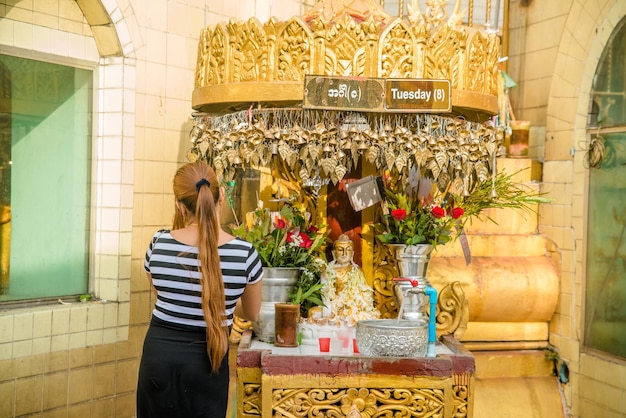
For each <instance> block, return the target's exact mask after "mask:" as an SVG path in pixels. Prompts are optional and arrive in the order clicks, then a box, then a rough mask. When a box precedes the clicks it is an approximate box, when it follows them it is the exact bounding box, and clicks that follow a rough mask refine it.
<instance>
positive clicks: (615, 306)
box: [585, 20, 626, 358]
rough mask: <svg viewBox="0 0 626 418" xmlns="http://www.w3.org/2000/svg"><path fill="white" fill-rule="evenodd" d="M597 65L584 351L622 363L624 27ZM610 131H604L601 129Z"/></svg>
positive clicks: (625, 310) (625, 304)
mask: <svg viewBox="0 0 626 418" xmlns="http://www.w3.org/2000/svg"><path fill="white" fill-rule="evenodd" d="M625 22H626V21H624V20H622V22H620V24H619V25H618V26H617V27H616V29H615V31H614V33H613V35H612V37H611V39H610V41H609V43H608V44H607V46H606V48H605V50H604V52H603V55H602V58H601V60H600V63H599V66H598V69H597V71H596V75H595V78H594V85H593V91H592V106H591V111H590V114H589V127H590V128H593V129H591V130H590V131H589V132H590V135H591V142H596V143H599V144H603V147H594V150H595V151H597V152H596V153H592V152H590V153H589V154H593V155H601V158H598V159H597V160H596V161H597V162H598V163H597V164H593V163H590V169H589V206H588V217H587V255H586V256H587V260H586V268H587V271H586V284H585V286H586V289H585V346H587V347H589V348H592V349H596V350H600V351H603V352H606V353H610V354H613V355H617V356H620V357H624V358H626V262H625V260H626V210H625V209H624V208H626V106H625V103H624V98H625V94H626V88H625V87H626V82H625V81H626V71H625V70H624V68H625V67H626V65H625V64H626V25H625ZM607 127H610V128H607ZM602 148H603V152H602Z"/></svg>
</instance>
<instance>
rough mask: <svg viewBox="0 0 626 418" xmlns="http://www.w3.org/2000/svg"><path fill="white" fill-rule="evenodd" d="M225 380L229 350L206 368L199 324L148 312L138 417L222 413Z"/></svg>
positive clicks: (225, 398) (212, 417)
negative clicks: (215, 365)
mask: <svg viewBox="0 0 626 418" xmlns="http://www.w3.org/2000/svg"><path fill="white" fill-rule="evenodd" d="M228 383H229V370H228V353H226V355H225V356H224V360H223V361H222V364H221V365H220V369H219V372H218V373H216V374H213V373H211V361H210V360H209V356H208V355H207V345H206V334H205V330H204V329H198V328H195V327H181V326H179V325H175V324H170V323H168V322H165V321H162V320H160V319H158V318H155V317H153V318H152V321H151V322H150V327H149V328H148V333H147V334H146V339H145V341H144V344H143V355H142V357H141V364H140V366H139V381H138V384H137V418H161V417H163V418H178V417H180V418H196V417H197V418H201V417H202V418H217V417H224V416H226V408H227V406H228Z"/></svg>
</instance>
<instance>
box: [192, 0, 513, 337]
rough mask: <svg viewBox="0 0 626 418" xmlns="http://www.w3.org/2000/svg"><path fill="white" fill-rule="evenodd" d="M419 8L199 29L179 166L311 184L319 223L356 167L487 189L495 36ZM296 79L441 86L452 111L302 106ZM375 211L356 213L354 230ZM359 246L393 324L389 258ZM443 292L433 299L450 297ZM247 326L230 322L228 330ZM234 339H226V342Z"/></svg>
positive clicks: (347, 2)
mask: <svg viewBox="0 0 626 418" xmlns="http://www.w3.org/2000/svg"><path fill="white" fill-rule="evenodd" d="M418 3H419V2H418V1H417V0H413V1H411V2H410V4H408V5H407V6H408V7H407V9H408V12H409V13H408V15H406V16H397V17H396V16H391V15H389V14H388V13H387V12H386V11H385V10H384V9H383V8H382V7H381V6H380V5H379V4H378V3H377V2H375V1H373V0H325V1H319V2H318V3H317V4H316V5H315V6H314V7H313V8H312V9H311V10H310V11H309V12H308V13H307V14H305V15H303V16H297V17H293V18H291V19H289V20H288V21H284V22H281V21H277V20H276V19H274V18H270V20H269V21H268V22H266V23H264V24H261V23H260V22H259V21H258V20H257V19H255V18H251V19H249V20H248V21H247V22H240V21H237V20H236V19H231V20H230V21H229V22H228V23H218V24H217V25H215V26H211V27H207V28H206V29H204V30H203V31H202V33H201V36H200V41H199V44H198V61H197V67H196V74H195V88H194V92H193V98H192V106H193V108H194V109H195V110H196V111H197V113H196V114H194V119H195V123H194V127H193V129H192V131H191V135H190V139H191V142H192V146H191V148H190V149H189V152H188V159H189V160H191V161H194V160H197V159H203V160H206V161H208V162H210V163H211V164H212V166H213V167H214V168H215V169H216V172H217V173H218V175H219V176H220V177H221V178H224V179H226V180H230V179H233V178H234V177H235V175H236V173H237V172H241V171H242V170H244V169H246V168H256V169H259V170H261V171H262V174H261V183H264V182H265V184H266V185H267V184H271V183H272V182H274V181H275V178H276V177H280V178H281V179H283V180H285V182H284V183H282V184H283V188H290V187H292V188H294V190H295V189H301V188H302V184H304V183H305V182H309V181H313V182H315V181H317V182H318V183H319V182H320V181H321V184H322V188H321V190H320V194H319V196H320V200H319V201H317V195H316V196H315V198H311V196H308V197H307V196H306V194H303V195H304V196H303V199H304V200H305V201H304V202H303V204H304V206H306V207H307V208H309V207H310V208H311V209H312V210H311V212H312V213H314V214H315V215H316V216H319V217H320V218H322V219H324V218H325V217H326V211H325V207H324V206H325V200H324V199H325V193H324V192H325V188H324V186H323V184H325V183H324V182H323V181H326V182H328V181H330V182H332V183H333V184H337V183H338V182H339V181H341V179H342V178H343V177H344V175H345V174H346V173H347V172H349V171H350V170H353V169H355V168H356V167H357V166H360V164H362V167H363V172H362V173H361V174H363V175H367V174H370V173H373V172H375V171H376V170H381V169H383V168H386V169H389V170H391V171H392V172H395V173H397V174H399V175H400V176H403V175H404V176H405V178H406V174H407V173H408V169H409V167H410V166H415V167H421V169H422V170H425V171H427V175H428V176H430V177H432V178H433V179H435V180H436V181H437V182H439V183H440V185H441V186H444V185H447V184H453V185H454V187H455V188H456V189H457V190H463V191H464V192H466V193H471V191H472V190H473V188H474V187H476V186H477V185H478V184H480V183H482V182H486V181H489V180H490V179H491V178H492V176H493V175H494V174H495V172H496V154H497V151H498V148H499V145H500V144H501V141H502V132H501V131H500V130H499V129H498V128H497V127H495V126H494V125H493V124H492V123H491V121H490V120H488V119H489V118H490V117H491V116H493V115H495V114H496V113H497V112H498V94H499V87H498V86H499V78H500V73H499V68H498V58H499V46H500V40H499V37H498V36H497V35H496V34H495V33H492V32H487V31H484V30H480V29H478V28H474V27H471V26H466V25H462V24H461V23H462V21H463V19H464V11H462V10H461V1H460V0H456V2H455V7H454V12H453V13H452V15H451V16H450V17H449V18H448V16H447V14H446V6H447V3H448V1H446V0H429V1H428V2H427V5H428V7H427V8H426V10H424V11H423V12H422V11H421V10H420V8H419V5H418ZM470 8H471V5H470ZM472 13H473V10H470V11H469V16H468V21H469V24H470V25H471V21H472ZM306 75H323V76H350V77H355V76H356V77H377V78H383V79H386V78H400V79H403V78H404V79H414V78H424V79H435V78H436V79H445V80H449V81H450V85H451V103H452V111H451V112H450V113H448V114H423V113H417V114H415V113H402V112H398V113H386V114H380V113H372V112H354V111H328V110H310V109H302V107H301V106H302V103H303V92H304V79H305V76H306ZM272 187H274V188H275V186H272ZM261 188H262V186H261ZM261 188H259V191H260V189H261ZM441 188H442V189H445V187H441ZM274 192H276V190H274ZM248 193H250V192H248ZM259 197H260V198H261V199H267V198H272V197H274V196H273V195H269V196H268V195H267V194H266V195H263V194H262V193H260V196H259ZM277 197H282V196H277ZM320 203H321V204H320ZM250 209H253V208H250ZM373 215H374V213H373V212H371V211H369V212H368V211H365V212H364V215H363V216H364V219H363V223H364V224H366V223H368V222H370V221H373ZM365 232H366V231H365ZM363 246H364V250H363V251H364V259H363V268H364V270H365V273H366V277H367V279H368V281H369V282H370V284H371V285H372V286H373V288H374V290H375V298H376V303H377V305H378V307H379V309H380V310H381V312H382V313H383V315H384V316H385V317H394V316H395V315H396V314H397V306H395V300H394V298H393V292H392V290H391V289H392V286H391V283H390V279H391V278H392V277H394V276H395V275H397V272H396V271H395V261H394V260H393V258H392V256H391V255H390V254H388V253H387V252H386V251H385V249H384V248H375V246H374V243H373V240H372V239H369V238H367V237H364V238H363ZM374 266H376V267H374ZM458 289H459V290H460V286H458ZM452 290H453V289H452V288H451V287H450V288H449V289H448V290H446V291H444V290H443V289H440V294H441V295H442V296H443V295H444V294H448V295H449V296H451V297H452V298H454V297H455V294H456V293H457V292H454V291H452ZM461 293H462V292H461ZM462 299H463V300H464V298H462ZM465 303H467V302H466V301H465ZM463 312H465V319H464V321H460V320H458V319H454V320H453V319H449V320H448V321H440V322H450V321H452V322H454V321H459V322H465V323H467V306H466V308H465V310H464V311H463ZM440 313H441V314H442V315H444V316H445V315H446V314H445V311H440ZM246 327H247V324H246V323H242V322H239V321H237V323H236V324H235V330H237V329H240V330H243V329H246ZM444 328H445V326H443V328H442V326H440V334H441V333H443V329H444ZM240 335H241V334H240V333H238V332H235V333H234V338H235V339H237V338H239V336H240Z"/></svg>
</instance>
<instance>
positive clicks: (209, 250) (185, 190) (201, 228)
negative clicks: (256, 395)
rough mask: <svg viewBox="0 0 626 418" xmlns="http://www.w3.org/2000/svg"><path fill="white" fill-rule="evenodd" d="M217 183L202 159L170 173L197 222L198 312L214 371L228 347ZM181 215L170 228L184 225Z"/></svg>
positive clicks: (178, 195)
mask: <svg viewBox="0 0 626 418" xmlns="http://www.w3.org/2000/svg"><path fill="white" fill-rule="evenodd" d="M219 193H220V191H219V185H218V182H217V177H216V175H215V172H214V171H213V170H212V169H211V168H210V167H209V166H208V165H207V164H206V163H204V162H200V161H198V162H195V163H191V164H186V165H184V166H182V167H181V168H180V169H179V170H178V171H177V173H176V175H175V176H174V196H175V198H176V200H177V201H178V202H180V203H182V204H183V205H184V206H185V208H186V210H187V211H188V212H189V213H192V214H194V216H195V219H196V222H197V223H198V261H199V262H200V273H201V276H202V311H203V312H204V320H205V321H206V324H207V327H206V341H207V354H208V355H209V358H210V359H211V366H212V369H213V372H217V371H218V370H219V368H220V364H221V363H222V360H223V359H224V356H225V355H226V351H227V350H228V334H227V328H226V327H225V326H224V323H225V320H226V318H225V315H224V311H225V309H226V306H225V296H224V282H223V280H222V270H221V268H220V257H219V254H218V252H217V250H218V249H217V247H218V238H219V231H220V225H219V221H218V217H217V202H218V200H219ZM185 226H186V225H185V219H184V214H183V213H181V211H180V210H179V209H178V206H177V208H176V211H175V215H174V229H179V228H183V227H185Z"/></svg>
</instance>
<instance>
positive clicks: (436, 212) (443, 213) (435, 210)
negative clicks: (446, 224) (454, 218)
mask: <svg viewBox="0 0 626 418" xmlns="http://www.w3.org/2000/svg"><path fill="white" fill-rule="evenodd" d="M430 213H432V214H433V216H434V217H435V218H443V217H444V216H446V211H445V210H443V209H441V207H439V206H435V207H434V208H432V210H431V211H430Z"/></svg>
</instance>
